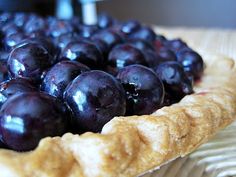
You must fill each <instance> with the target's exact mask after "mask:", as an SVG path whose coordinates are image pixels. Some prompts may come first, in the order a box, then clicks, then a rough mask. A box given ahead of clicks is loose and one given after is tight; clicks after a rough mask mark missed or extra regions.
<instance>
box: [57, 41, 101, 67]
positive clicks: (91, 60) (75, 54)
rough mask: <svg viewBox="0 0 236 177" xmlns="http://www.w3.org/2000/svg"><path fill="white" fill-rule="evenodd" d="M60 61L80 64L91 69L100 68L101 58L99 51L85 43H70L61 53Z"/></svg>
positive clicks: (90, 44)
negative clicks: (67, 60)
mask: <svg viewBox="0 0 236 177" xmlns="http://www.w3.org/2000/svg"><path fill="white" fill-rule="evenodd" d="M61 59H69V60H73V61H78V62H81V63H83V64H85V65H87V66H89V67H91V68H93V69H94V68H95V69H96V68H100V67H101V65H102V63H103V56H102V54H101V52H100V51H99V49H98V48H97V47H96V46H95V45H94V44H92V43H90V42H87V41H84V40H83V41H75V42H70V43H69V44H67V46H66V47H65V48H64V49H63V51H62V52H61Z"/></svg>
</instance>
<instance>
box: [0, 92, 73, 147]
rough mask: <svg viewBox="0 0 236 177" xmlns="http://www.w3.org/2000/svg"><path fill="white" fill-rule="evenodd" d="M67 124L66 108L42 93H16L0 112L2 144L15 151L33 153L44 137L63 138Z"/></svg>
mask: <svg viewBox="0 0 236 177" xmlns="http://www.w3.org/2000/svg"><path fill="white" fill-rule="evenodd" d="M68 122H69V116H68V115H67V111H66V107H65V106H64V105H63V104H62V103H61V102H59V101H58V100H56V99H55V98H54V97H52V96H50V95H47V94H45V93H40V92H25V93H20V94H15V95H13V96H12V97H10V98H9V99H8V100H7V101H6V102H5V103H4V104H3V106H2V108H1V111H0V129H1V136H2V139H3V142H4V144H6V145H7V146H8V147H9V148H11V149H13V150H16V151H28V150H32V149H34V148H35V147H36V146H37V145H38V143H39V141H40V140H41V139H42V138H44V137H47V136H61V135H63V134H64V133H65V132H66V131H67V126H68Z"/></svg>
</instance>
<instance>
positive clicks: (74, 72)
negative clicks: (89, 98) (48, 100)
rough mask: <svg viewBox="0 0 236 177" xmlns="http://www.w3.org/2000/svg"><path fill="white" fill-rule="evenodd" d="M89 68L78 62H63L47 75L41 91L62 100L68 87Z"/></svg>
mask: <svg viewBox="0 0 236 177" xmlns="http://www.w3.org/2000/svg"><path fill="white" fill-rule="evenodd" d="M88 70H89V68H88V67H87V66H85V65H83V64H81V63H79V62H76V61H61V62H59V63H57V64H56V65H54V66H53V67H52V68H51V69H50V70H49V71H48V72H47V73H46V75H45V77H44V79H43V82H42V86H41V89H42V90H43V91H45V92H47V93H48V94H50V95H53V96H55V97H58V98H62V96H63V92H64V90H65V88H66V86H67V85H68V84H69V83H70V82H71V81H72V80H73V79H74V78H75V77H77V76H78V75H79V74H81V73H83V72H85V71H88Z"/></svg>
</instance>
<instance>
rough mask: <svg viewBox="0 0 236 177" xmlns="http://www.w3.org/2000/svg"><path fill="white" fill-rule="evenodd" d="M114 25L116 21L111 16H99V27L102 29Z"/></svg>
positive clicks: (103, 14)
mask: <svg viewBox="0 0 236 177" xmlns="http://www.w3.org/2000/svg"><path fill="white" fill-rule="evenodd" d="M113 24H114V20H113V18H112V17H111V16H109V15H107V14H105V13H102V14H99V15H98V26H99V27H100V28H108V27H110V26H112V25H113Z"/></svg>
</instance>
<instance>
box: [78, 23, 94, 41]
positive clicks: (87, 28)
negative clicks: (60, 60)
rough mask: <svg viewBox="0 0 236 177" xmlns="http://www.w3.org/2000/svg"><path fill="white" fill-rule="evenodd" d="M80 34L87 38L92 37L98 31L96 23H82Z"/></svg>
mask: <svg viewBox="0 0 236 177" xmlns="http://www.w3.org/2000/svg"><path fill="white" fill-rule="evenodd" d="M78 31H79V34H80V35H81V36H83V37H85V38H88V37H91V36H92V35H93V34H95V33H96V32H97V31H98V26H96V25H80V26H79V28H78Z"/></svg>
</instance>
